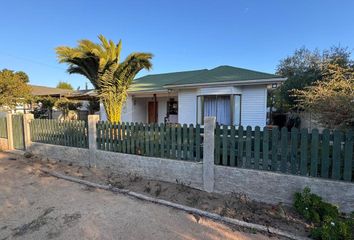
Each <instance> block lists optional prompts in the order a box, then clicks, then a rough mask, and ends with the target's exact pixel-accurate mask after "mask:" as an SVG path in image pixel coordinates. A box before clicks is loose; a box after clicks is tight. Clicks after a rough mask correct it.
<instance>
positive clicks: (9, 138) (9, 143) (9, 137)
mask: <svg viewBox="0 0 354 240" xmlns="http://www.w3.org/2000/svg"><path fill="white" fill-rule="evenodd" d="M6 128H7V147H8V149H9V150H13V149H14V139H13V134H12V113H7V114H6Z"/></svg>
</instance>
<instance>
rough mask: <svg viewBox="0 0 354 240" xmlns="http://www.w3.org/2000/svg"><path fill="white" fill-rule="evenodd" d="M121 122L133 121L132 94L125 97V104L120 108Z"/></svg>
mask: <svg viewBox="0 0 354 240" xmlns="http://www.w3.org/2000/svg"><path fill="white" fill-rule="evenodd" d="M121 119H122V122H132V121H133V99H132V96H129V95H128V97H127V100H126V102H125V104H124V105H123V109H122V118H121Z"/></svg>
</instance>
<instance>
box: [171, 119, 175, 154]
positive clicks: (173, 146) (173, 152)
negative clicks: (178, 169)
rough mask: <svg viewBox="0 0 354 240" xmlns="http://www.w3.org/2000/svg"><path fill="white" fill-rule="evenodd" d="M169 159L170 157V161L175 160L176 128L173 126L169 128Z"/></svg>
mask: <svg viewBox="0 0 354 240" xmlns="http://www.w3.org/2000/svg"><path fill="white" fill-rule="evenodd" d="M171 157H172V159H175V158H176V127H175V125H172V126H171Z"/></svg>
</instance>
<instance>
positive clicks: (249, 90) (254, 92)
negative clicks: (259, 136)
mask: <svg viewBox="0 0 354 240" xmlns="http://www.w3.org/2000/svg"><path fill="white" fill-rule="evenodd" d="M266 118H267V88H266V86H264V85H261V86H245V87H243V88H242V97H241V125H243V126H245V127H246V126H248V125H249V126H252V128H254V127H255V126H260V127H264V126H265V125H266Z"/></svg>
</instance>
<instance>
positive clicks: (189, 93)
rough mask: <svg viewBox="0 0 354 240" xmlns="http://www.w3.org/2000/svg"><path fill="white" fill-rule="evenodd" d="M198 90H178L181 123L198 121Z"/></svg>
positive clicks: (179, 120) (179, 119)
mask: <svg viewBox="0 0 354 240" xmlns="http://www.w3.org/2000/svg"><path fill="white" fill-rule="evenodd" d="M196 111H197V91H196V90H180V91H179V92H178V122H179V123H181V124H184V123H187V124H190V123H193V124H195V123H196V117H197V113H196Z"/></svg>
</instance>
